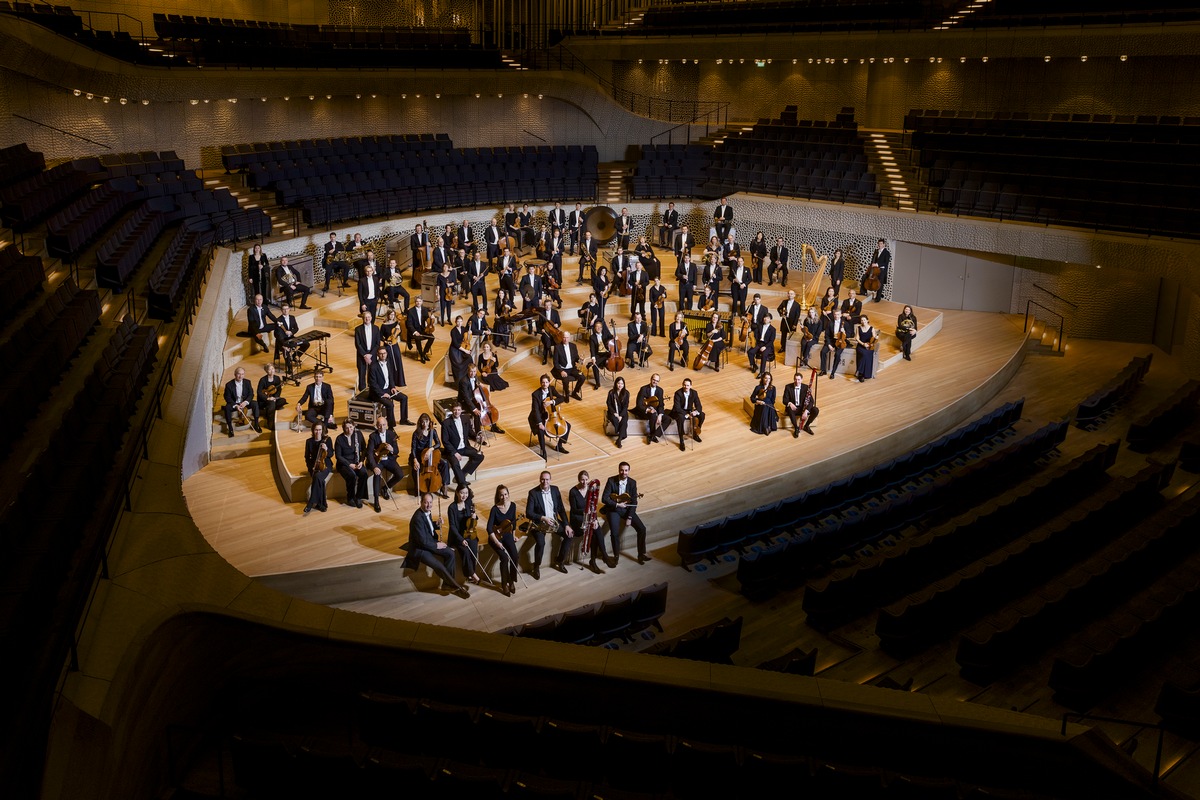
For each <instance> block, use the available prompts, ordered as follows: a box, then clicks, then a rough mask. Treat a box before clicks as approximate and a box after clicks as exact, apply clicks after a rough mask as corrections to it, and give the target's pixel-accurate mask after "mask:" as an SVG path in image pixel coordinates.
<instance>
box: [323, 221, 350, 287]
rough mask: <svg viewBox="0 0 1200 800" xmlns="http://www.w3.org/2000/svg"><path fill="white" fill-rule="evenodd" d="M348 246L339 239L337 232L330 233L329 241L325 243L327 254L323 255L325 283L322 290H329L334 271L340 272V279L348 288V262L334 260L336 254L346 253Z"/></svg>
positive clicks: (342, 284)
mask: <svg viewBox="0 0 1200 800" xmlns="http://www.w3.org/2000/svg"><path fill="white" fill-rule="evenodd" d="M345 251H346V246H345V245H343V244H342V243H341V242H339V241H338V235H337V232H336V231H334V232H331V233H330V234H329V241H328V242H326V243H325V254H324V255H323V256H322V257H321V270H322V271H323V272H324V273H325V285H324V286H323V287H321V291H322V292H328V291H329V279H330V278H332V277H333V273H335V272H336V273H338V280H339V282H340V283H341V287H342V288H343V289H345V288H346V286H347V283H346V262H345V261H342V260H341V259H338V260H336V261H335V260H334V256H336V255H337V254H338V253H344V252H345Z"/></svg>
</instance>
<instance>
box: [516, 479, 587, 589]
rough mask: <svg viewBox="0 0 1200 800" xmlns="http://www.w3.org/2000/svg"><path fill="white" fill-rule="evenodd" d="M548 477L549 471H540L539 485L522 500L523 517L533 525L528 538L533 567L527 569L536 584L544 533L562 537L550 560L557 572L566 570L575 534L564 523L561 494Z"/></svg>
mask: <svg viewBox="0 0 1200 800" xmlns="http://www.w3.org/2000/svg"><path fill="white" fill-rule="evenodd" d="M550 477H551V476H550V471H549V470H542V474H541V475H539V476H538V485H537V486H535V487H534V488H532V489H530V490H529V494H528V495H526V497H525V516H527V517H529V519H531V520H533V523H534V524H533V525H531V526H530V528H529V535H530V536H532V537H533V539H534V542H535V544H534V548H533V568H532V569H530V570H529V574H530V575H532V576H533V579H534V580H535V581H536V580H540V579H541V577H542V570H541V566H542V556H543V555H545V552H546V533H547V531H549V532H553V533H558V534H561V537H562V538H561V539H560V541H559V543H558V552H556V553H555V554H554V557H553V558H551V559H550V565H551V566H552V567H554V568H555V569H556V570H558V571H559V572H566V571H567V570H566V567H564V566H563V565H562V564H563V561H565V560H566V557H567V555H568V554H569V553H570V551H571V537H573V536H574V535H575V530H574V529H573V528H572V527H571V524H570V522H568V521H567V507H566V506H564V505H563V499H562V492H560V491H559V489H558V487H557V486H554V485H552V484H551V483H550ZM564 526H565V527H564Z"/></svg>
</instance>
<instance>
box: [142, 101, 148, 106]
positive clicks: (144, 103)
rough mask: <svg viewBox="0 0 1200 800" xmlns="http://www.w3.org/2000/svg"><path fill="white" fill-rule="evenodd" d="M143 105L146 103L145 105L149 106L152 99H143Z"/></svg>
mask: <svg viewBox="0 0 1200 800" xmlns="http://www.w3.org/2000/svg"><path fill="white" fill-rule="evenodd" d="M142 105H144V106H148V105H150V101H149V100H143V101H142Z"/></svg>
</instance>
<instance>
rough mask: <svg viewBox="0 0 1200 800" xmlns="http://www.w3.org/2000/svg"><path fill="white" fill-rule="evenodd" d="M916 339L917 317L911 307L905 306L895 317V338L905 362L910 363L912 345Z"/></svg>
mask: <svg viewBox="0 0 1200 800" xmlns="http://www.w3.org/2000/svg"><path fill="white" fill-rule="evenodd" d="M916 337H917V315H916V314H914V313H913V308H912V306H905V307H904V310H903V311H901V312H900V316H898V317H896V338H897V339H899V340H900V349H901V351H902V352H903V353H904V360H905V361H912V343H913V339H915V338H916Z"/></svg>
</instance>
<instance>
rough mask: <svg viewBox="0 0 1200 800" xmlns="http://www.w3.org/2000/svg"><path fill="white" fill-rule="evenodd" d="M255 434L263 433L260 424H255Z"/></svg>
mask: <svg viewBox="0 0 1200 800" xmlns="http://www.w3.org/2000/svg"><path fill="white" fill-rule="evenodd" d="M254 432H255V433H262V427H261V426H259V424H258V423H257V422H256V423H254Z"/></svg>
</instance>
